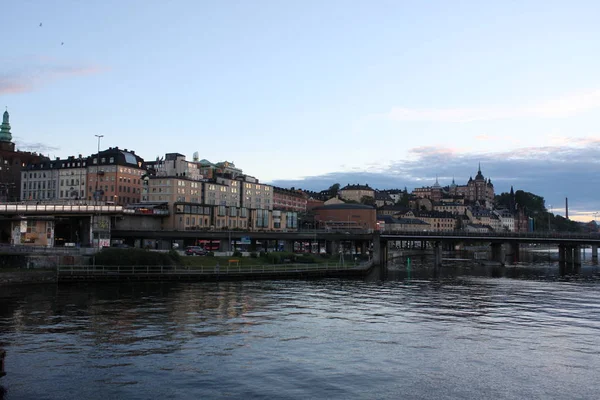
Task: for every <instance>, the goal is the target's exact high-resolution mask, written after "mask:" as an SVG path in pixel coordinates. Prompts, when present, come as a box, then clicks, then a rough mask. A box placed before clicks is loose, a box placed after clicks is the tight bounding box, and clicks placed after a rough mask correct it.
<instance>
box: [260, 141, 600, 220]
mask: <svg viewBox="0 0 600 400" xmlns="http://www.w3.org/2000/svg"><path fill="white" fill-rule="evenodd" d="M572 143H573V146H572V147H559V146H540V147H525V148H520V149H515V150H511V151H506V152H489V153H472V152H460V151H458V150H457V149H453V148H443V147H435V146H432V147H418V148H415V149H412V150H411V151H410V154H411V157H409V158H407V159H404V160H398V161H395V162H391V163H390V164H389V165H388V166H387V168H386V169H385V170H384V171H380V170H375V171H373V170H370V169H369V168H363V170H362V171H349V172H348V171H340V172H334V173H330V174H325V175H321V176H311V177H306V178H304V179H300V180H274V181H273V182H272V184H274V185H276V186H283V187H292V186H293V187H296V188H302V189H309V190H323V189H327V188H328V187H329V186H331V185H332V184H334V183H340V184H341V185H346V184H354V183H361V184H364V183H368V184H369V185H370V186H373V187H375V188H378V189H391V188H400V189H402V188H404V187H405V186H406V187H407V188H408V190H412V189H414V188H415V187H421V186H431V185H432V184H433V183H434V182H435V179H436V176H437V177H438V179H439V182H440V184H441V185H442V186H445V185H449V184H450V183H451V182H452V179H455V181H456V183H457V184H458V185H464V184H466V183H467V181H468V180H469V178H470V177H474V176H475V175H476V174H477V168H478V165H479V163H481V170H482V172H483V174H484V176H485V177H486V178H490V179H491V180H492V183H493V184H494V188H495V191H496V193H501V192H508V191H509V190H510V188H511V186H513V187H514V189H515V190H519V189H520V190H524V191H527V192H531V193H535V194H537V195H540V196H542V197H544V198H545V200H546V205H547V206H548V207H549V206H550V205H552V206H553V210H554V212H555V213H559V214H561V215H564V214H565V212H564V211H565V198H567V197H568V198H569V207H570V210H569V216H570V217H571V218H574V219H575V218H577V219H580V218H583V219H584V220H587V221H589V220H590V219H591V218H588V217H589V216H590V215H592V214H593V212H596V211H600V198H599V197H598V188H600V174H598V172H597V171H598V170H599V169H600V159H599V158H598V154H599V153H600V140H599V139H597V138H583V139H577V140H575V139H574V140H573V141H572Z"/></svg>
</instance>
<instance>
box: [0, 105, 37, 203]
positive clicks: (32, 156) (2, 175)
mask: <svg viewBox="0 0 600 400" xmlns="http://www.w3.org/2000/svg"><path fill="white" fill-rule="evenodd" d="M10 129H11V128H10V115H9V114H8V110H7V111H4V114H3V115H2V125H0V202H11V201H19V200H21V199H22V196H21V191H22V183H21V178H22V174H21V169H22V168H24V167H25V166H27V165H29V164H32V163H39V162H42V161H48V158H47V157H44V156H42V155H41V154H37V153H31V152H25V151H18V150H15V144H14V143H13V141H12V133H11V131H10ZM40 190H42V189H40Z"/></svg>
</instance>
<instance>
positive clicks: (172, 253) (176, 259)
mask: <svg viewBox="0 0 600 400" xmlns="http://www.w3.org/2000/svg"><path fill="white" fill-rule="evenodd" d="M168 254H169V257H170V258H171V260H173V264H177V265H181V264H183V259H182V257H181V254H179V252H177V250H169V253H168Z"/></svg>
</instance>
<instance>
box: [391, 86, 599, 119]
mask: <svg viewBox="0 0 600 400" xmlns="http://www.w3.org/2000/svg"><path fill="white" fill-rule="evenodd" d="M599 108H600V89H593V90H586V91H580V92H576V93H568V94H564V95H562V96H559V97H556V98H552V99H547V100H543V101H540V102H537V103H533V104H521V105H518V106H504V107H472V108H468V107H467V108H407V107H393V108H392V109H391V111H390V112H389V113H387V114H386V117H387V118H389V119H391V120H394V121H434V122H473V121H489V120H498V119H511V118H564V117H570V116H573V115H577V114H580V113H583V112H586V111H590V110H596V109H599Z"/></svg>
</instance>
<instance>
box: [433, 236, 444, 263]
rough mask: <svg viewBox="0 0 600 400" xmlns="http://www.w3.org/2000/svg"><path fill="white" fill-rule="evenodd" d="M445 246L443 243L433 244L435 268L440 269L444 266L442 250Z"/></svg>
mask: <svg viewBox="0 0 600 400" xmlns="http://www.w3.org/2000/svg"><path fill="white" fill-rule="evenodd" d="M443 249H444V248H443V245H442V243H441V242H433V266H434V267H435V268H439V267H441V266H442V250H443Z"/></svg>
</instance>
